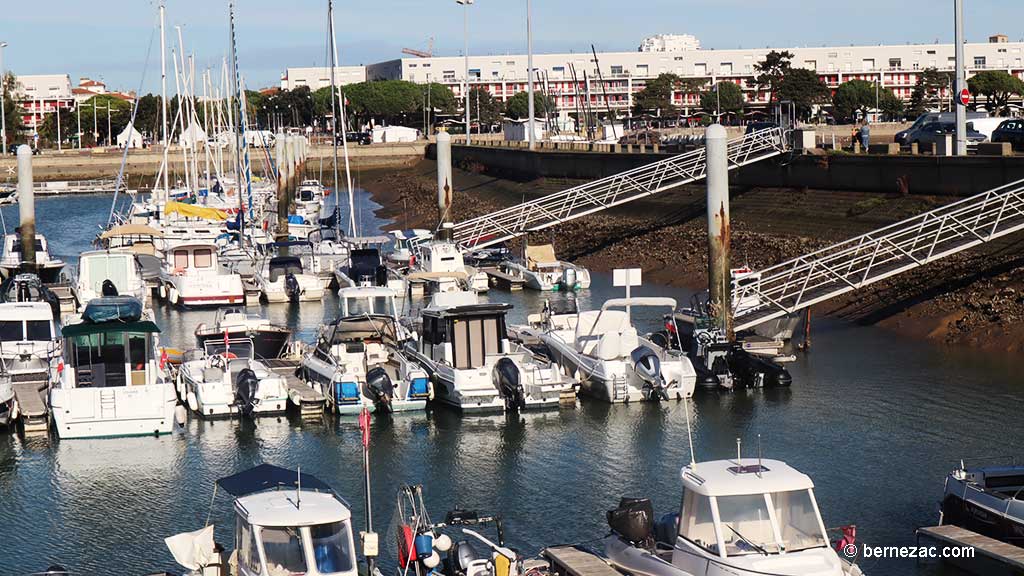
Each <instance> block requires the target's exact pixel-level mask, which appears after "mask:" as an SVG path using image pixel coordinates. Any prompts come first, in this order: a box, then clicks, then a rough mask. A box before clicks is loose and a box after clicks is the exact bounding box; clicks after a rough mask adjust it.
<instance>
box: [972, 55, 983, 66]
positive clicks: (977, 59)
mask: <svg viewBox="0 0 1024 576" xmlns="http://www.w3.org/2000/svg"><path fill="white" fill-rule="evenodd" d="M974 67H975V68H984V67H985V57H984V56H975V57H974Z"/></svg>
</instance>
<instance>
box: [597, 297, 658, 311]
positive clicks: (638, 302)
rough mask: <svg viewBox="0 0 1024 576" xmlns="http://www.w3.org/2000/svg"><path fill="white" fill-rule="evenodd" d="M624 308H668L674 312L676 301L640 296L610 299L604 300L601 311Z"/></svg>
mask: <svg viewBox="0 0 1024 576" xmlns="http://www.w3.org/2000/svg"><path fill="white" fill-rule="evenodd" d="M626 306H668V307H670V308H672V309H673V310H675V308H676V299H675V298H665V297H661V296H640V297H636V296H634V297H632V298H612V299H610V300H606V301H605V303H604V304H603V305H602V306H601V310H607V309H609V308H625V307H626Z"/></svg>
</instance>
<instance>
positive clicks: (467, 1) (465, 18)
mask: <svg viewBox="0 0 1024 576" xmlns="http://www.w3.org/2000/svg"><path fill="white" fill-rule="evenodd" d="M455 2H456V3H458V4H462V9H463V10H462V26H463V28H464V35H465V38H464V43H463V50H462V56H463V60H465V64H466V85H465V86H466V89H465V90H464V94H463V96H464V97H465V100H466V101H465V108H466V144H469V133H470V132H472V130H470V127H469V6H470V5H471V4H472V3H473V0H455Z"/></svg>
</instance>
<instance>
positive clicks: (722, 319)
mask: <svg viewBox="0 0 1024 576" xmlns="http://www.w3.org/2000/svg"><path fill="white" fill-rule="evenodd" d="M705 141H706V143H707V178H706V181H707V191H708V293H709V296H710V297H709V309H710V313H711V316H712V320H713V322H714V325H715V326H716V327H717V328H718V329H719V330H721V331H722V333H723V334H725V335H726V336H727V337H728V338H729V339H730V340H731V339H732V336H733V334H732V294H731V290H730V288H731V286H730V278H729V244H730V240H729V234H730V232H729V160H728V136H727V134H726V131H725V127H723V126H722V125H720V124H712V125H711V126H708V128H707V132H705Z"/></svg>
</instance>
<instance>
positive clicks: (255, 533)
mask: <svg viewBox="0 0 1024 576" xmlns="http://www.w3.org/2000/svg"><path fill="white" fill-rule="evenodd" d="M217 484H218V485H219V486H220V487H221V489H223V490H224V491H225V492H227V493H228V494H231V495H232V496H235V502H234V513H235V549H236V550H237V552H238V556H237V557H238V574H239V575H240V576H277V575H280V574H305V575H307V576H327V575H351V576H355V575H356V574H357V573H358V572H357V559H356V547H355V539H354V537H353V533H354V530H353V527H352V512H351V510H350V509H349V506H348V504H347V503H346V502H345V501H344V500H342V499H341V497H339V496H338V495H337V494H335V493H334V491H333V490H331V488H330V486H328V485H327V484H325V483H323V482H322V481H320V480H319V479H318V478H316V477H314V476H312V475H309V474H301V473H299V472H295V471H292V470H286V469H284V468H278V467H276V466H271V465H269V464H262V465H260V466H257V467H256V468H253V469H251V470H248V471H245V472H241V473H239V474H235V475H234V476H229V477H227V478H221V479H220V480H218V481H217Z"/></svg>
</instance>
